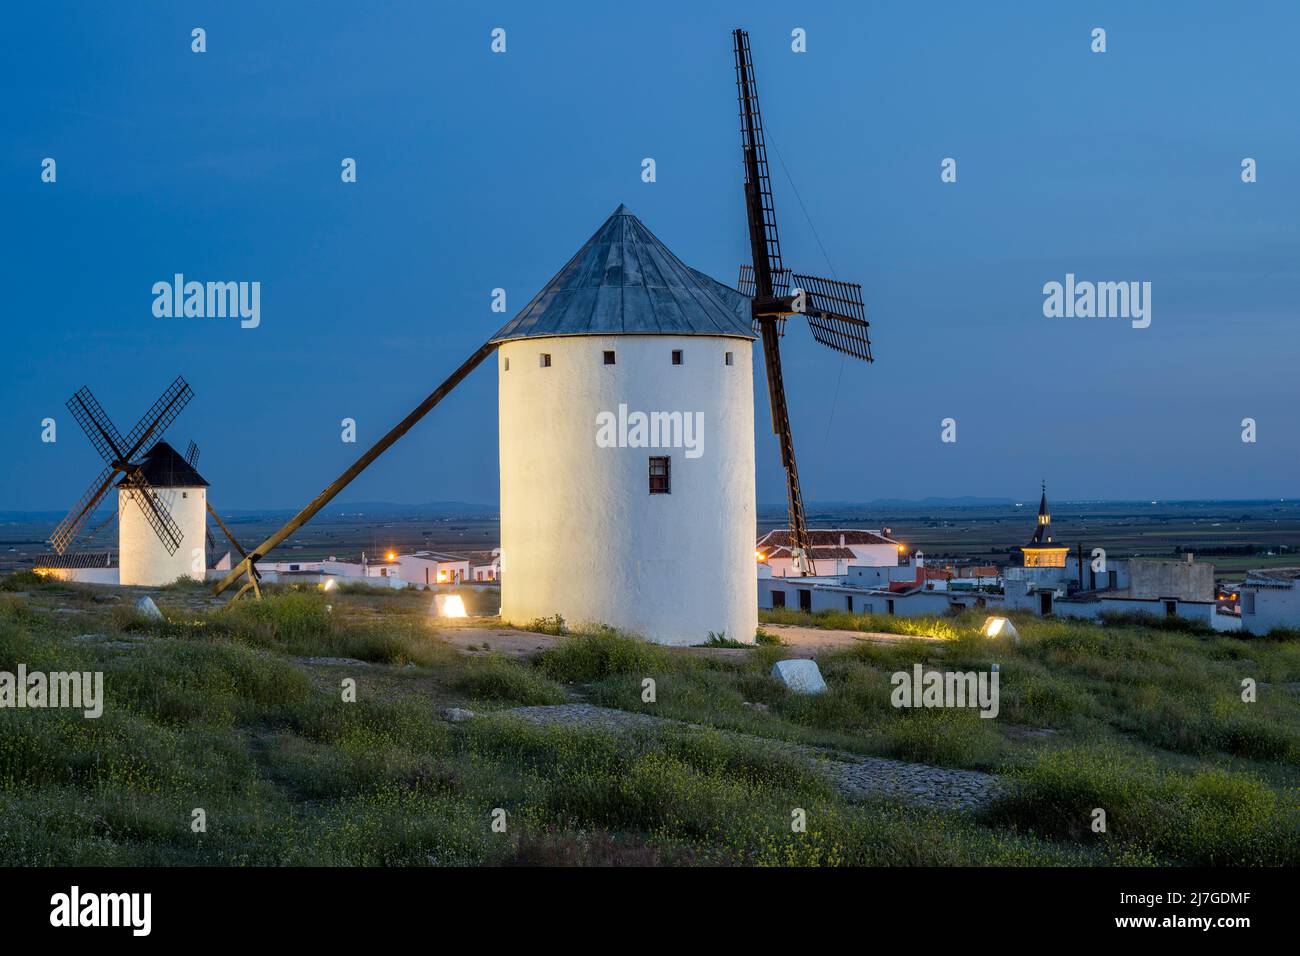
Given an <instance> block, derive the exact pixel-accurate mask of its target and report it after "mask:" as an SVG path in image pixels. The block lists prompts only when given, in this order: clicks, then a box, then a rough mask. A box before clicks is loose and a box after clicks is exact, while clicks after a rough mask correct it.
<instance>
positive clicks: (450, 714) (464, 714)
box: [442, 707, 474, 724]
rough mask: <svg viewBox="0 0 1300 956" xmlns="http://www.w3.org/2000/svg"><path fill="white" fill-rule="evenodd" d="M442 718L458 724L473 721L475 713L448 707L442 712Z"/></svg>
mask: <svg viewBox="0 0 1300 956" xmlns="http://www.w3.org/2000/svg"><path fill="white" fill-rule="evenodd" d="M442 716H443V717H444V718H445V719H447V720H450V721H451V722H452V723H453V724H458V723H460V722H461V721H462V720H469V719H471V718H472V717H473V716H474V711H472V710H466V709H465V708H463V707H448V708H447V709H446V710H444V711H443V712H442Z"/></svg>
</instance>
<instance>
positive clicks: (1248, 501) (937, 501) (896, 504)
mask: <svg viewBox="0 0 1300 956" xmlns="http://www.w3.org/2000/svg"><path fill="white" fill-rule="evenodd" d="M1047 497H1048V504H1049V505H1050V507H1052V508H1058V507H1064V506H1077V505H1145V506H1148V507H1150V506H1152V505H1155V506H1159V505H1193V504H1216V505H1229V504H1241V505H1261V504H1300V494H1298V495H1296V496H1294V497H1280V498H1273V497H1267V498H1259V497H1255V498H1243V497H1227V498H1066V497H1062V498H1055V497H1053V496H1052V494H1051V492H1050V491H1049V492H1048V496H1047ZM306 503H307V502H305V501H304V502H303V504H302V505H297V506H267V507H254V508H249V507H239V508H227V509H222V510H221V511H220V513H221V514H225V515H233V514H263V515H264V514H296V513H297V512H298V511H299V510H300V509H301V508H302V507H303V506H305V505H306ZM1030 505H1033V506H1034V507H1035V508H1036V507H1037V506H1038V498H1037V493H1035V495H1034V497H1032V498H1012V497H1009V496H1006V497H984V496H963V497H953V498H945V497H936V496H927V497H924V498H873V499H868V500H863V501H809V502H807V503H806V510H807V511H808V512H809V513H810V514H809V518H810V520H812V517H813V514H812V513H814V512H817V511H824V510H828V509H850V508H877V509H878V508H900V509H902V508H911V507H918V508H919V507H943V508H954V509H962V508H971V509H975V508H991V507H1028V506H1030ZM756 507H757V510H758V511H759V512H766V511H784V510H785V509H786V507H787V506H786V503H785V502H784V501H770V502H759V503H758V504H757V506H756ZM458 508H465V509H473V510H475V511H479V512H491V513H493V514H495V513H496V512H497V511H499V509H500V505H499V504H494V503H489V502H476V501H421V502H401V501H345V502H340V503H338V504H334V503H331V504H329V505H327V506H326V507H325V508H324V509H323V510H322V511H321V512H320V513H319V515H318V516H317V518H328V517H331V516H333V517H337V516H339V515H340V514H365V513H367V512H368V511H369V512H374V513H379V512H381V511H388V512H390V513H416V512H420V511H425V512H436V513H441V514H444V515H449V516H457V515H458V512H457V511H456V509H458ZM113 510H114V509H113V508H99V509H96V510H95V512H94V514H97V515H109V514H112V512H113ZM64 514H66V511H63V510H60V509H56V508H49V509H42V508H35V509H11V510H0V520H11V519H12V518H14V517H32V518H35V517H50V516H57V517H62V516H63V515H64Z"/></svg>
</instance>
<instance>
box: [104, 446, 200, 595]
mask: <svg viewBox="0 0 1300 956" xmlns="http://www.w3.org/2000/svg"><path fill="white" fill-rule="evenodd" d="M190 447H191V450H192V453H193V455H194V458H197V455H198V448H197V446H194V445H193V443H191V446H190ZM141 479H143V480H144V481H145V482H146V483H147V486H148V487H149V488H151V489H152V492H153V500H152V502H149V501H146V500H145V497H144V496H143V495H142V494H140V485H139V482H140V480H141ZM117 495H118V504H117V528H118V564H119V568H120V570H119V578H118V580H119V583H121V584H137V585H146V586H158V585H162V584H170V583H172V582H173V581H175V580H176V579H177V578H182V577H187V578H190V579H192V580H195V581H202V580H203V578H204V575H205V572H206V570H207V552H206V551H205V549H204V537H205V535H206V534H207V527H208V516H207V504H208V483H207V482H206V481H205V480H204V479H203V476H202V475H200V474H199V473H198V472H197V471H196V470H195V469H194V463H193V461H192V460H191V461H187V460H186V459H184V458H182V457H181V456H180V455H179V454H177V452H176V449H174V448H172V446H171V445H169V444H167V442H165V441H160V442H158V444H156V445H154V446H153V448H151V449H149V452H148V453H147V454H146V455H145V456H144V458H142V459H141V460H140V462H139V463H138V467H137V468H136V469H135V470H134V471H132V472H130V473H128V474H127V475H126V477H124V478H123V479H122V480H121V481H119V482H118V483H117ZM158 512H165V513H166V514H167V515H169V516H170V518H171V522H172V523H173V524H174V525H175V527H176V528H177V529H178V530H179V531H180V541H179V542H178V545H179V546H177V547H172V546H171V539H170V538H169V537H168V536H167V535H164V534H159V533H158V531H157V528H156V526H155V521H156V517H157V513H158Z"/></svg>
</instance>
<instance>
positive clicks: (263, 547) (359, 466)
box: [212, 342, 496, 594]
mask: <svg viewBox="0 0 1300 956" xmlns="http://www.w3.org/2000/svg"><path fill="white" fill-rule="evenodd" d="M495 348H496V346H495V345H493V344H492V343H491V342H485V343H484V344H483V345H482V346H480V347H479V350H478V351H477V352H475V353H474V354H473V355H471V356H470V357H469V358H468V359H466V360H465V361H464V362H463V363H462V364H461V366H460V368H458V369H456V371H454V372H452V373H451V375H450V376H448V378H447V380H446V381H444V382H443V383H442V384H441V385H439V386H438V387H437V388H436V389H434V390H433V392H432V393H431V394H430V395H429V397H428V398H426V399H425V400H424V401H422V402H421V403H420V404H419V405H418V406H417V407H416V409H415V411H413V412H411V414H409V415H407V416H406V417H405V418H403V419H402V420H401V421H400V422H398V423H397V424H396V425H394V426H393V428H392V430H391V431H389V432H388V434H387V435H385V436H384V437H383V438H381V439H379V441H377V442H375V443H374V444H373V445H371V446H370V449H369V450H368V451H367V452H366V453H365V454H364V455H362V456H361V457H360V458H358V459H357V460H356V461H355V462H354V463H353V464H352V467H350V468H349V469H348V470H347V471H345V472H343V474H341V475H339V477H337V478H335V479H334V481H332V482H330V484H328V485H327V486H326V487H325V489H324V490H323V491H321V493H320V494H318V495H317V496H316V497H315V498H313V499H312V500H311V503H310V504H308V505H307V507H305V508H303V509H302V510H301V511H299V512H298V513H297V514H296V515H294V516H293V518H291V519H290V520H289V523H288V524H286V525H285V526H284V527H283V528H281V529H280V530H279V531H277V532H276V533H275V534H273V535H271V537H269V538H267V539H266V540H265V541H263V542H262V543H261V544H259V545H258V546H257V547H256V548H254V549H253V550H252V552H251V553H249V554H246V555H245V556H244V559H243V560H242V561H240V562H239V564H237V565H235V566H234V567H233V568H231V569H230V572H229V573H228V574H227V575H226V576H225V577H224V578H222V579H221V580H220V581H218V582H217V583H216V585H215V586H214V587H213V589H212V593H213V594H220V593H222V592H223V591H225V590H226V588H228V587H230V586H231V585H232V584H234V583H235V581H236V580H237V579H238V578H239V577H240V576H241V575H244V574H249V573H250V572H251V571H252V570H253V566H254V565H255V564H256V563H257V562H258V561H260V560H261V559H262V558H264V557H265V556H266V555H267V554H268V553H269V552H270V551H271V550H272V549H273V548H275V547H276V546H277V545H279V544H280V543H281V542H283V541H284V539H285V538H287V537H289V535H291V534H293V533H294V532H295V531H297V530H298V529H299V528H301V527H302V526H303V525H305V524H306V523H307V522H308V521H310V520H311V519H312V518H314V517H315V516H316V513H317V512H318V511H320V510H321V509H322V508H324V507H325V506H326V505H327V504H329V503H330V501H331V500H332V499H333V498H334V496H335V495H337V494H338V493H339V492H340V491H342V490H343V489H344V488H346V487H347V486H348V484H349V483H351V481H352V479H353V478H355V477H356V476H357V475H359V474H361V472H363V471H365V469H366V467H367V466H368V465H369V464H370V463H371V462H373V461H374V460H375V459H376V458H378V457H379V456H380V455H382V454H383V453H384V452H385V451H387V450H388V448H389V446H390V445H392V444H393V443H394V442H395V441H397V439H399V438H401V437H402V436H403V435H405V434H406V433H407V432H408V431H410V430H411V427H412V426H413V425H414V424H415V423H416V422H418V421H419V420H420V419H421V418H423V417H424V416H425V415H427V414H428V413H429V411H430V410H431V409H432V408H433V406H435V405H437V404H438V403H439V402H440V401H442V400H443V399H444V398H446V397H447V394H448V393H449V392H450V391H451V390H452V389H453V388H455V387H456V386H457V385H459V384H460V383H461V381H462V380H463V379H464V378H465V376H467V375H468V374H469V373H470V372H472V371H474V369H476V368H478V366H479V365H480V364H482V362H483V360H484V359H485V358H487V357H488V356H489V355H491V354H492V351H493V350H494V349H495ZM253 587H254V589H255V590H256V587H257V585H256V583H254V585H253ZM241 593H242V592H241Z"/></svg>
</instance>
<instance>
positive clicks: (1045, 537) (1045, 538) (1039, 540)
mask: <svg viewBox="0 0 1300 956" xmlns="http://www.w3.org/2000/svg"><path fill="white" fill-rule="evenodd" d="M1051 542H1052V513H1051V512H1050V511H1048V510H1047V479H1046V478H1044V479H1043V497H1042V499H1041V500H1040V501H1039V502H1038V526H1037V527H1036V528H1034V537H1033V540H1032V541H1031V542H1030V543H1031V544H1051Z"/></svg>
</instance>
